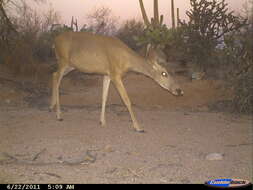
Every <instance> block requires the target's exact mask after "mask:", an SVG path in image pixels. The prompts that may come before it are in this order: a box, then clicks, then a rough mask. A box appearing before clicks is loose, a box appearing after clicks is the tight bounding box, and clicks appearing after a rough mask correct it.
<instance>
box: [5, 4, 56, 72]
mask: <svg viewBox="0 0 253 190" xmlns="http://www.w3.org/2000/svg"><path fill="white" fill-rule="evenodd" d="M6 2H7V3H8V2H14V1H6ZM7 5H8V4H4V6H7ZM2 8H5V7H2ZM2 10H4V9H2ZM5 10H6V11H8V9H5ZM0 16H1V19H0V21H2V22H0V25H1V29H2V32H1V33H0V41H1V43H0V44H1V45H0V49H1V51H0V57H1V62H2V63H5V65H6V66H7V67H9V68H11V71H13V73H15V74H24V75H29V74H30V75H35V74H36V72H35V70H36V64H38V63H42V62H44V61H45V60H47V59H48V58H49V57H50V56H51V55H52V53H51V47H52V39H53V38H52V35H51V34H50V32H51V31H50V26H51V25H52V24H53V23H54V22H57V20H58V15H57V14H56V13H55V12H54V11H53V9H52V8H51V9H49V10H48V11H47V12H44V13H40V14H39V13H38V12H36V11H35V10H33V9H32V8H30V7H29V6H28V5H27V4H26V2H25V1H21V2H19V3H18V6H16V7H15V9H14V8H13V9H11V11H10V12H9V14H8V17H7V18H8V20H9V26H8V25H6V24H5V23H6V21H5V20H6V18H3V15H0ZM10 26H11V27H10ZM8 31H9V32H8Z"/></svg>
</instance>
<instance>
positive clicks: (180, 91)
mask: <svg viewBox="0 0 253 190" xmlns="http://www.w3.org/2000/svg"><path fill="white" fill-rule="evenodd" d="M176 93H177V95H178V96H183V94H184V92H183V91H182V90H181V89H180V88H177V89H176Z"/></svg>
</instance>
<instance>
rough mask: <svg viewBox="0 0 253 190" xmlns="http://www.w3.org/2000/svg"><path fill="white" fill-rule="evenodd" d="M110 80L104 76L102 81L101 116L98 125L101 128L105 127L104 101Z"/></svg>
mask: <svg viewBox="0 0 253 190" xmlns="http://www.w3.org/2000/svg"><path fill="white" fill-rule="evenodd" d="M110 82H111V79H110V77H109V76H104V79H103V95H102V110H101V116H100V124H101V126H102V127H104V126H105V125H106V122H105V106H106V101H107V97H108V91H109V86H110Z"/></svg>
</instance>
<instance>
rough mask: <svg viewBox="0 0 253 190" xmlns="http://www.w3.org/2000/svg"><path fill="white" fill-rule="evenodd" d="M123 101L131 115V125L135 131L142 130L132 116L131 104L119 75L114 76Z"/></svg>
mask: <svg viewBox="0 0 253 190" xmlns="http://www.w3.org/2000/svg"><path fill="white" fill-rule="evenodd" d="M113 82H114V84H115V86H116V88H117V90H118V92H119V94H120V96H121V98H122V100H123V102H124V103H125V105H126V107H127V109H128V111H129V113H130V116H131V119H132V121H133V127H134V129H135V130H136V131H137V132H144V130H143V129H142V128H141V127H140V126H139V124H138V122H137V120H136V118H135V116H134V113H133V111H132V106H131V102H130V99H129V97H128V95H127V92H126V89H125V87H124V85H123V83H122V80H121V78H120V77H118V78H116V79H115V80H113Z"/></svg>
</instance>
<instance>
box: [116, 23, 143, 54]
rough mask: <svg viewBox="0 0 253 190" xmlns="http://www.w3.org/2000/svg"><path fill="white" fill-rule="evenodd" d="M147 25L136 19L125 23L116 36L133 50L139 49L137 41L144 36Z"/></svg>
mask: <svg viewBox="0 0 253 190" xmlns="http://www.w3.org/2000/svg"><path fill="white" fill-rule="evenodd" d="M144 29H145V25H144V23H143V22H141V21H136V20H135V19H131V20H127V21H125V22H124V23H123V24H122V25H121V26H120V28H119V30H118V31H117V34H116V36H117V37H118V38H119V39H121V40H122V41H123V42H125V43H126V44H127V45H128V46H129V47H131V48H132V49H133V50H137V49H138V48H139V46H138V44H137V43H136V39H138V38H140V36H142V35H143V34H144Z"/></svg>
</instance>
